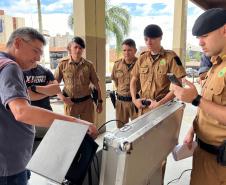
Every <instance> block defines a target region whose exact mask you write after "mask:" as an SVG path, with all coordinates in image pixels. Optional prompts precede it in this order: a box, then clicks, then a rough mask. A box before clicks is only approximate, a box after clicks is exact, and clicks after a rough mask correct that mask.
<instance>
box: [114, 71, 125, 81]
mask: <svg viewBox="0 0 226 185" xmlns="http://www.w3.org/2000/svg"><path fill="white" fill-rule="evenodd" d="M115 77H116V78H117V79H118V83H123V82H124V73H123V71H122V70H117V71H115Z"/></svg>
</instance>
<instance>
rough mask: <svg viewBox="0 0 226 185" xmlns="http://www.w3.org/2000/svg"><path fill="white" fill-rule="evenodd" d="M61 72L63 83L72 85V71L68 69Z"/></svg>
mask: <svg viewBox="0 0 226 185" xmlns="http://www.w3.org/2000/svg"><path fill="white" fill-rule="evenodd" d="M62 72H63V79H64V82H65V83H69V84H72V83H73V76H74V75H73V71H71V70H69V69H65V70H63V71H62Z"/></svg>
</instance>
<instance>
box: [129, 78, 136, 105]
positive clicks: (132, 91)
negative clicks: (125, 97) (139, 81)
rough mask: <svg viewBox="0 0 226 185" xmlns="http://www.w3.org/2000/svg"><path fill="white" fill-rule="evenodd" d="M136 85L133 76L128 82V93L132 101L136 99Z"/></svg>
mask: <svg viewBox="0 0 226 185" xmlns="http://www.w3.org/2000/svg"><path fill="white" fill-rule="evenodd" d="M136 86H137V85H136V78H134V77H133V78H132V79H131V82H130V94H131V97H132V100H133V101H134V100H136V88H137V87H136Z"/></svg>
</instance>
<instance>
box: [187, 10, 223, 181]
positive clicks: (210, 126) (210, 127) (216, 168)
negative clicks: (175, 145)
mask: <svg viewBox="0 0 226 185" xmlns="http://www.w3.org/2000/svg"><path fill="white" fill-rule="evenodd" d="M224 24H226V10H224V9H222V8H213V9H209V10H207V11H206V12H204V13H203V14H201V15H200V16H199V17H198V19H197V20H196V21H195V24H194V26H193V28H192V34H193V35H194V36H198V37H199V36H203V35H206V34H208V33H210V32H212V31H214V30H216V29H218V28H220V27H222V26H223V25H224ZM213 41H214V40H213ZM212 44H214V43H212ZM225 44H226V43H225ZM214 59H215V60H214V61H212V60H211V61H212V63H213V66H212V68H211V69H210V70H209V71H208V73H207V76H206V79H205V82H204V84H203V87H202V97H203V98H204V99H206V100H209V101H211V102H213V103H215V104H218V105H221V106H226V84H225V83H226V53H221V54H220V56H217V57H214ZM197 97H199V100H200V98H201V96H197ZM195 100H196V101H194V100H193V105H197V104H196V102H197V98H196V99H195ZM198 102H199V101H198ZM213 111H214V110H213ZM193 128H194V132H195V133H196V135H197V141H198V147H197V148H196V150H195V152H194V155H193V168H192V174H191V183H190V184H191V185H200V184H205V185H226V166H223V165H222V164H220V160H219V153H220V150H219V149H220V148H219V147H220V146H222V145H223V143H224V142H225V141H226V126H225V125H224V124H222V123H220V122H219V121H217V120H216V119H214V118H213V117H211V116H210V115H209V114H207V113H206V112H204V111H203V110H202V109H199V110H198V113H197V116H196V118H195V120H194V122H193ZM223 152H226V151H223ZM217 161H218V162H217Z"/></svg>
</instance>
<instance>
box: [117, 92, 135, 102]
mask: <svg viewBox="0 0 226 185" xmlns="http://www.w3.org/2000/svg"><path fill="white" fill-rule="evenodd" d="M116 96H117V99H118V100H120V101H132V97H131V96H120V95H118V94H117V95H116Z"/></svg>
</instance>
